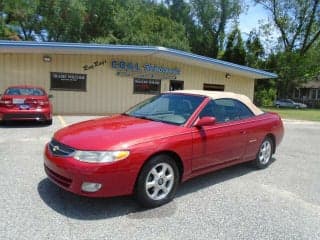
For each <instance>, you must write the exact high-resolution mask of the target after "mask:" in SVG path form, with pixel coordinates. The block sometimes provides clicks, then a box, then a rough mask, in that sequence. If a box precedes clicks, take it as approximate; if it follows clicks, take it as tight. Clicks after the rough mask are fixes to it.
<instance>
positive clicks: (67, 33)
mask: <svg viewBox="0 0 320 240" xmlns="http://www.w3.org/2000/svg"><path fill="white" fill-rule="evenodd" d="M85 10H86V9H85V4H84V2H83V1H80V0H40V5H39V9H38V12H39V15H40V16H41V18H42V32H41V33H42V34H41V35H42V37H43V40H45V41H57V42H59V41H61V42H81V34H82V28H83V25H84V16H85Z"/></svg>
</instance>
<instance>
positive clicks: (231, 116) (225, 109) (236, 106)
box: [199, 99, 254, 123]
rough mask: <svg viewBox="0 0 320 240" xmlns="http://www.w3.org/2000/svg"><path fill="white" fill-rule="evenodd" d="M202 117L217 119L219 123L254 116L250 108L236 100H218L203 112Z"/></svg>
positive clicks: (209, 104) (208, 105)
mask: <svg viewBox="0 0 320 240" xmlns="http://www.w3.org/2000/svg"><path fill="white" fill-rule="evenodd" d="M199 116H200V117H204V116H210V117H215V118H216V121H217V123H222V122H229V121H235V120H240V119H245V118H249V117H252V116H254V115H253V113H252V112H251V111H250V109H249V108H248V107H246V106H245V105H244V104H243V103H241V102H239V101H238V100H235V99H216V100H212V101H211V102H209V103H208V104H207V105H206V106H205V108H204V109H203V110H202V111H201V113H200V115H199Z"/></svg>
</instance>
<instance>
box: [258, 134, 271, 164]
mask: <svg viewBox="0 0 320 240" xmlns="http://www.w3.org/2000/svg"><path fill="white" fill-rule="evenodd" d="M272 153H273V141H272V139H271V138H270V137H266V138H265V139H264V140H263V142H262V143H261V145H260V148H259V151H258V153H257V157H256V159H255V161H254V165H255V166H256V167H257V168H259V169H263V168H266V167H267V166H268V165H269V164H270V162H271V158H272Z"/></svg>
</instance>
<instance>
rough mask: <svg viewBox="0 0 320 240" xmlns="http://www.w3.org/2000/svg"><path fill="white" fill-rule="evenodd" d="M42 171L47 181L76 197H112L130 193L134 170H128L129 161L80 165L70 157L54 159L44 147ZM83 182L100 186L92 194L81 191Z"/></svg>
mask: <svg viewBox="0 0 320 240" xmlns="http://www.w3.org/2000/svg"><path fill="white" fill-rule="evenodd" d="M44 169H45V172H46V174H47V176H48V178H49V179H50V180H51V181H52V182H53V183H55V184H57V185H58V186H59V187H61V188H63V189H65V190H67V191H70V192H73V193H75V194H77V195H83V196H88V197H112V196H121V195H130V194H132V193H133V189H134V184H135V180H136V177H137V174H138V173H137V171H135V170H133V169H131V167H130V160H129V159H125V160H122V161H119V162H117V163H111V164H110V163H108V164H101V163H100V164H96V163H84V162H80V161H78V160H75V159H73V158H72V157H57V156H54V155H53V154H52V153H51V151H50V150H49V148H48V145H46V147H45V152H44ZM84 182H92V183H99V184H101V185H102V186H101V188H100V189H99V190H98V191H96V192H85V191H83V190H82V188H81V186H82V184H83V183H84Z"/></svg>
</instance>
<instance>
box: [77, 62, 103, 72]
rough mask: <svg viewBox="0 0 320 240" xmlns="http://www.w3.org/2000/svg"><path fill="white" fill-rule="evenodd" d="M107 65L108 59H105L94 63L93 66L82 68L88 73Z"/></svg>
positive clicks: (88, 65)
mask: <svg viewBox="0 0 320 240" xmlns="http://www.w3.org/2000/svg"><path fill="white" fill-rule="evenodd" d="M106 63H107V59H104V60H101V61H94V62H93V63H91V64H86V65H84V66H83V67H82V68H83V70H84V71H87V70H90V69H94V68H96V67H99V66H103V65H105V64H106Z"/></svg>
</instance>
